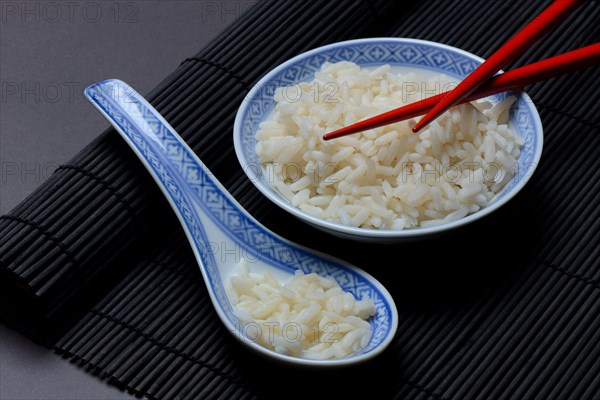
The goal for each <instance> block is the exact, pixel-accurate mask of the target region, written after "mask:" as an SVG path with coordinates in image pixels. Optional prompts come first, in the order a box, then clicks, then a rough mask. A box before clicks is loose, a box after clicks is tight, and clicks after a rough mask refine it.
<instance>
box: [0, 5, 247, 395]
mask: <svg viewBox="0 0 600 400" xmlns="http://www.w3.org/2000/svg"><path fill="white" fill-rule="evenodd" d="M252 3H253V1H252V0H243V1H228V0H223V1H198V0H176V1H168V0H138V1H128V0H120V1H117V0H102V1H85V0H84V1H81V2H45V1H4V0H3V1H2V2H0V7H1V9H0V82H1V92H0V96H1V97H0V168H1V171H0V172H1V174H0V214H5V213H7V212H9V211H10V210H11V209H12V208H13V207H14V206H16V205H17V204H18V203H19V202H20V201H21V200H23V199H24V198H25V197H26V196H27V195H28V194H29V193H31V192H32V191H33V190H34V189H35V188H36V187H38V186H39V185H40V184H41V183H42V182H43V181H44V180H45V179H46V178H48V177H49V176H50V175H51V174H52V172H53V171H54V170H55V169H56V168H57V167H58V166H59V165H60V164H62V163H65V162H67V161H68V160H69V159H70V158H71V157H73V156H74V155H75V154H76V153H77V152H78V151H79V150H80V149H81V148H82V147H83V146H85V145H86V144H87V143H89V142H90V141H91V140H92V139H93V138H94V137H95V136H96V135H98V134H100V133H101V132H102V131H103V130H104V129H105V128H106V127H107V126H108V124H107V122H106V121H105V120H104V119H103V118H102V117H101V116H100V115H99V114H98V113H97V112H96V111H95V109H93V108H92V107H91V105H89V104H88V103H87V101H86V100H85V99H84V97H83V94H82V91H83V89H84V88H85V87H86V86H87V85H89V84H91V83H93V82H96V81H99V80H102V79H106V78H120V79H122V80H124V81H126V82H128V83H129V84H131V85H132V86H133V87H135V88H136V89H137V90H138V91H139V92H140V93H148V92H149V91H150V90H151V89H152V88H153V87H154V86H155V85H156V84H158V83H159V82H160V81H161V80H162V79H163V78H165V77H166V76H167V75H168V74H169V73H170V72H171V71H173V70H174V69H175V68H176V67H177V66H178V64H179V63H180V62H181V61H183V60H184V59H185V58H186V57H190V56H192V55H194V54H195V53H196V52H197V51H199V50H200V49H201V48H202V47H203V46H205V45H206V44H207V43H208V42H209V41H210V40H212V39H213V38H214V37H215V36H216V35H217V34H218V33H219V32H220V31H221V30H223V29H224V28H225V26H227V25H228V24H230V23H232V22H233V21H234V20H235V19H236V18H238V17H239V16H240V15H241V14H242V13H243V12H244V11H245V10H246V9H247V8H248V7H250V6H251V5H252ZM126 398H132V396H130V395H129V394H127V393H124V392H121V391H119V390H117V389H115V388H114V387H111V386H108V385H107V384H106V383H105V382H102V381H100V380H99V379H97V378H95V377H93V376H92V375H89V374H87V373H86V372H85V371H84V370H82V369H80V368H78V367H77V366H75V365H73V364H71V363H70V362H68V361H66V360H64V359H61V358H60V357H58V356H57V355H56V354H54V353H53V352H52V351H51V350H48V349H46V348H44V347H41V346H38V345H36V344H34V343H32V342H31V341H29V340H28V339H26V338H25V337H23V336H21V335H20V334H18V333H16V332H14V331H12V330H10V329H8V328H6V327H4V326H0V399H2V400H9V399H10V400H13V399H15V400H16V399H27V400H34V399H61V400H69V399H77V400H84V399H97V400H100V399H126Z"/></svg>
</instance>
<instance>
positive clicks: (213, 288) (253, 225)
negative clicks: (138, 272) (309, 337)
mask: <svg viewBox="0 0 600 400" xmlns="http://www.w3.org/2000/svg"><path fill="white" fill-rule="evenodd" d="M85 94H86V96H87V98H88V99H89V100H90V101H91V102H92V104H93V105H94V106H95V107H96V108H97V109H98V110H99V111H100V112H101V113H102V114H103V115H104V116H105V117H106V118H107V119H108V120H109V122H110V123H111V124H112V125H113V126H114V127H115V128H116V130H117V131H118V132H119V133H120V135H121V136H122V137H123V138H124V139H125V141H126V142H127V143H128V144H129V146H130V147H131V148H132V149H133V150H134V152H135V153H136V154H137V156H138V157H139V158H140V160H141V161H142V162H143V164H144V165H145V167H146V168H147V169H148V171H149V172H150V173H151V174H152V176H153V178H154V180H155V181H156V182H157V184H158V185H159V186H160V188H161V190H162V191H163V193H164V194H165V196H166V197H167V199H168V200H169V202H170V204H171V206H172V207H173V209H174V210H175V212H176V214H177V216H178V218H179V220H180V222H181V224H182V226H183V228H184V230H185V232H186V234H187V237H188V239H189V241H190V243H191V244H192V248H193V250H194V254H195V256H196V258H197V261H198V264H199V266H200V270H201V271H202V275H203V277H204V280H205V282H206V285H207V288H208V291H209V294H210V296H211V299H212V301H213V303H214V305H215V308H216V310H217V313H218V315H219V317H220V318H221V319H222V321H223V322H224V323H225V325H226V326H227V327H228V328H230V329H231V330H232V332H234V333H235V336H236V337H237V338H239V339H242V342H243V343H245V344H247V345H249V346H250V347H252V348H254V349H255V350H257V351H259V352H261V353H263V354H266V355H269V356H272V357H275V358H277V359H279V360H282V361H287V362H293V363H298V364H304V365H319V366H325V365H343V364H349V363H355V362H359V361H363V360H366V359H368V358H371V357H373V356H374V355H376V354H378V353H379V352H381V351H382V350H383V348H384V347H385V346H387V345H388V344H389V343H390V341H391V339H392V337H393V335H394V333H395V331H396V327H397V323H398V321H397V319H398V318H397V311H396V307H395V305H394V302H393V300H392V298H391V296H390V294H389V293H388V292H387V290H386V289H385V288H384V287H383V286H382V285H381V284H380V283H379V282H377V281H376V280H375V279H374V278H373V277H371V276H370V275H368V274H367V273H365V272H364V271H361V270H359V269H357V268H356V267H352V266H350V265H348V264H345V263H344V262H342V261H340V260H336V259H333V258H331V257H329V256H326V255H324V254H319V253H316V252H314V251H312V250H309V249H306V248H303V247H300V246H298V245H296V244H294V243H291V242H289V241H287V240H286V239H284V238H282V237H280V236H278V235H276V234H274V233H273V232H271V231H269V230H268V229H267V228H265V227H264V226H262V225H261V224H260V223H259V222H258V221H256V220H255V219H254V218H253V217H252V216H251V215H250V214H248V212H247V211H245V210H244V209H243V208H242V206H241V205H240V204H239V203H238V202H237V201H236V200H235V199H234V198H233V197H232V196H231V195H230V194H229V193H228V192H227V190H226V189H225V188H224V187H223V186H222V185H221V184H220V183H219V182H218V181H217V179H216V178H215V177H214V176H213V175H212V174H211V173H210V171H209V170H208V168H207V167H206V166H205V165H204V164H203V163H202V162H201V161H200V160H199V159H198V157H197V156H196V154H195V153H194V152H193V151H192V150H191V149H190V148H189V147H188V146H187V144H186V143H185V142H184V141H183V140H182V139H181V137H179V135H178V134H177V133H176V132H175V130H174V129H173V128H172V127H171V126H170V125H169V124H168V123H167V122H166V121H165V120H164V118H163V117H162V116H161V115H160V114H159V113H158V112H157V111H156V110H155V109H154V108H153V107H152V106H151V105H150V104H149V103H148V102H147V101H146V100H145V99H144V98H143V97H142V96H140V95H139V94H138V93H137V92H135V91H134V90H133V89H132V88H131V87H130V86H128V85H127V84H126V83H124V82H122V81H119V80H107V81H103V82H100V83H97V84H94V85H92V86H90V87H88V88H87V89H86V90H85ZM223 248H225V249H226V252H225V254H220V250H219V249H221V251H222V249H223ZM227 249H229V250H227ZM232 249H233V250H234V253H236V254H237V256H236V257H234V261H233V262H232V261H231V260H229V258H230V257H227V255H228V253H227V251H229V252H231V250H232ZM217 255H220V258H219V259H217V257H216V256H217ZM241 256H242V257H244V258H246V259H247V260H250V261H251V262H253V263H254V264H255V265H254V267H255V268H258V267H260V268H271V269H272V270H276V271H278V274H276V276H277V275H278V276H279V277H284V276H288V275H289V276H291V274H293V273H294V271H295V270H297V269H300V270H302V271H304V272H305V273H311V272H316V273H318V274H320V275H330V276H332V277H334V278H335V279H336V280H337V282H338V283H339V284H340V286H341V287H342V288H343V289H344V290H346V291H349V292H351V293H352V294H353V295H354V296H355V297H356V298H361V297H363V296H368V297H370V298H372V299H373V300H374V301H375V305H376V308H377V313H376V315H375V316H374V317H373V318H371V319H370V320H369V322H370V324H371V328H372V330H373V335H372V338H371V340H370V342H369V343H368V345H367V346H366V347H365V348H363V349H362V350H361V351H360V352H358V353H357V354H355V355H353V356H350V357H348V358H344V359H340V360H325V361H321V360H308V359H301V358H296V357H290V356H286V355H282V354H279V353H276V352H274V351H271V350H268V349H266V348H264V347H262V346H260V345H258V344H256V343H255V342H254V341H252V340H250V339H249V338H248V337H247V336H246V335H244V328H243V327H242V326H241V325H240V323H239V321H238V319H237V317H236V316H235V314H234V312H233V308H232V306H231V303H230V302H229V298H228V297H227V294H226V291H225V287H224V280H226V279H227V278H228V275H230V274H231V273H232V272H233V270H234V268H235V266H236V264H237V262H238V261H239V259H240V258H241ZM252 267H253V265H252V264H251V269H252Z"/></svg>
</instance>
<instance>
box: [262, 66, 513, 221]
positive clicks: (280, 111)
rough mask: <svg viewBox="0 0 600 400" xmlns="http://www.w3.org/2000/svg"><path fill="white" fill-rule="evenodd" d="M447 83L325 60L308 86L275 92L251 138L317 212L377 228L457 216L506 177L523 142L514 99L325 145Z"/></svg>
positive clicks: (273, 174)
mask: <svg viewBox="0 0 600 400" xmlns="http://www.w3.org/2000/svg"><path fill="white" fill-rule="evenodd" d="M449 82H450V81H449V79H448V78H447V77H445V76H442V75H440V76H436V77H432V78H430V79H427V78H426V77H425V75H418V74H415V73H413V72H411V73H408V74H395V73H392V72H391V68H390V66H389V65H384V66H381V67H379V68H376V69H374V70H369V69H361V68H360V67H359V66H358V65H356V64H353V63H349V62H340V63H336V64H331V63H326V64H324V65H323V66H322V68H321V71H320V72H317V73H316V75H315V79H314V80H313V81H312V82H307V83H301V84H299V85H298V86H296V87H292V88H279V89H278V90H277V91H276V93H275V101H276V107H275V110H274V112H273V114H272V115H271V116H270V117H269V118H268V120H267V121H265V122H263V123H262V124H261V126H260V128H259V130H258V132H257V134H256V139H257V145H256V152H257V154H258V157H259V161H260V162H261V163H262V165H263V167H264V168H265V170H266V173H267V177H268V180H269V181H270V183H271V184H272V185H273V187H274V188H276V189H277V190H278V191H279V193H280V194H281V195H282V196H283V197H284V198H285V199H287V201H289V202H290V203H291V204H293V205H294V206H296V207H299V208H300V209H301V210H303V211H305V212H307V213H309V214H312V215H314V216H316V217H319V218H323V219H326V220H330V221H335V222H340V223H342V224H345V225H350V226H355V227H362V228H374V229H407V228H414V227H427V226H434V225H438V224H442V223H446V222H450V221H454V220H457V219H460V218H463V217H465V216H466V215H468V214H471V213H474V212H476V211H478V210H479V209H481V208H483V207H485V206H487V205H488V204H489V202H490V201H491V200H492V199H493V198H494V196H495V195H496V194H497V193H499V191H500V190H501V189H502V188H503V186H504V185H505V184H506V183H507V182H508V181H509V180H510V179H511V178H512V176H513V175H514V173H515V172H516V168H517V166H518V162H517V160H518V158H519V154H520V146H521V145H522V144H523V141H522V139H521V138H520V137H518V136H517V135H516V133H515V132H514V130H513V129H511V128H510V127H509V125H508V119H509V115H508V114H509V109H510V106H511V105H512V104H513V103H514V101H515V98H514V97H509V98H507V99H506V100H504V101H502V102H500V103H498V104H495V105H494V104H492V103H490V102H489V101H486V100H478V101H476V102H472V103H470V104H463V105H460V106H458V107H455V108H453V109H451V110H450V111H448V112H446V113H445V114H443V115H442V116H441V117H439V118H438V119H436V120H435V121H434V122H433V123H431V124H430V125H429V126H428V127H426V128H425V129H423V130H422V131H421V132H420V133H419V134H413V133H412V131H411V130H410V128H411V127H412V126H414V124H415V123H416V119H412V120H408V121H404V122H399V123H396V124H392V125H387V126H384V127H380V128H377V129H372V130H369V131H366V132H362V133H358V134H354V135H350V136H346V137H343V138H338V139H333V140H331V141H327V142H326V141H324V140H323V139H322V136H323V135H324V134H325V133H328V132H331V131H334V130H336V129H339V128H342V127H344V126H347V125H350V124H352V123H355V122H358V121H360V120H362V119H365V118H367V117H370V116H373V115H376V114H379V113H381V112H384V111H387V110H390V109H393V108H397V107H400V106H402V105H404V104H408V103H411V102H413V101H416V100H420V99H422V98H424V97H425V96H427V95H431V94H433V92H434V91H435V92H438V93H439V92H440V90H447V89H448V88H449V87H448V85H447V84H448V83H449Z"/></svg>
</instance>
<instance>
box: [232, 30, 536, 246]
mask: <svg viewBox="0 0 600 400" xmlns="http://www.w3.org/2000/svg"><path fill="white" fill-rule="evenodd" d="M377 42H396V43H412V44H421V45H426V46H433V47H437V48H441V49H446V50H450V51H453V52H459V53H462V54H463V55H465V56H467V57H470V58H472V59H474V60H476V61H479V62H483V61H485V60H484V59H483V58H481V57H479V56H476V55H474V54H473V53H470V52H468V51H466V50H462V49H459V48H457V47H453V46H450V45H447V44H442V43H438V42H432V41H429V40H421V39H411V38H392V37H378V38H365V39H353V40H346V41H343V42H336V43H332V44H328V45H325V46H321V47H317V48H315V49H312V50H309V51H307V52H304V53H301V54H299V55H297V56H295V57H293V58H290V59H289V60H287V61H285V62H283V63H281V64H280V65H278V66H277V67H275V68H274V69H272V70H271V71H269V72H268V73H267V74H266V75H265V76H263V77H262V78H261V79H260V80H259V81H258V82H257V83H255V84H254V86H253V87H252V89H251V90H250V91H249V92H248V94H247V95H246V96H245V97H244V100H243V101H242V104H241V105H240V107H239V108H238V111H237V114H236V117H235V122H234V126H233V144H234V149H235V153H236V155H237V158H238V162H239V163H240V165H241V166H243V165H246V164H248V160H247V159H246V156H245V154H244V152H243V148H242V143H241V137H242V129H243V126H242V116H243V115H244V114H245V113H246V109H247V108H248V107H249V105H250V103H251V101H250V100H251V99H252V96H253V95H254V93H255V90H254V89H255V88H260V87H262V86H264V85H265V83H266V82H268V81H270V80H271V78H273V76H275V75H277V74H278V73H280V72H281V71H283V70H285V69H287V68H289V67H290V66H291V65H293V64H295V63H296V62H298V61H300V60H303V59H305V58H309V57H311V56H313V55H315V54H319V53H321V52H323V51H327V50H331V49H335V48H336V47H345V46H351V45H360V44H367V43H377ZM516 92H517V93H519V95H520V96H522V97H523V99H524V100H525V101H526V102H527V103H530V104H531V106H532V107H533V108H532V109H533V111H534V112H533V113H532V117H533V120H534V124H535V127H534V135H535V136H536V139H537V141H538V143H539V145H538V146H537V148H536V149H535V153H534V156H533V162H532V167H531V168H532V169H531V172H530V173H528V174H527V176H525V177H524V178H523V179H522V180H520V181H519V182H518V183H517V184H516V185H515V186H514V187H513V188H511V189H510V190H509V191H508V192H506V193H504V196H503V197H502V198H500V199H498V200H497V201H496V202H494V203H493V204H490V205H488V206H486V207H485V208H482V209H481V210H479V211H477V212H475V213H473V214H470V215H467V216H466V217H464V218H461V219H458V220H456V221H452V222H449V223H445V224H440V225H436V226H432V227H427V228H411V229H404V230H393V229H369V228H357V227H353V226H348V225H343V224H341V223H338V222H333V221H327V220H324V219H321V218H318V217H315V216H313V215H310V214H308V213H305V212H304V211H302V210H300V209H299V208H297V207H295V206H293V205H292V204H291V203H288V202H287V201H286V200H285V199H283V197H281V195H279V194H277V193H275V189H273V188H272V187H270V186H268V187H267V185H266V184H265V183H264V182H263V181H262V179H253V178H252V177H251V176H249V175H248V173H247V172H246V169H244V173H245V174H246V176H248V177H249V178H250V181H251V182H252V183H253V184H254V186H256V188H257V189H258V190H259V191H260V192H261V193H262V194H263V195H265V196H266V197H267V198H268V199H269V200H271V201H272V202H273V203H275V204H276V205H278V206H279V207H281V208H283V209H284V210H286V211H288V212H289V213H291V214H292V215H294V216H296V217H298V218H300V219H302V220H304V221H306V222H309V223H311V224H314V225H318V226H320V227H323V228H326V229H329V230H332V231H336V232H340V233H344V234H345V235H351V236H359V237H370V238H403V237H404V238H409V237H418V236H428V235H435V234H438V233H442V232H444V231H448V230H451V229H454V228H458V227H460V226H463V225H467V224H469V223H472V222H474V221H477V220H478V219H480V218H482V217H485V216H486V215H489V214H491V213H492V212H494V211H496V210H497V209H498V208H500V207H502V206H503V205H504V204H506V203H507V202H508V201H509V200H511V199H512V198H513V197H515V195H516V194H517V193H519V191H521V189H522V188H523V187H524V186H525V185H526V184H527V182H528V181H529V179H531V176H532V175H533V174H534V173H535V170H536V169H537V166H538V164H539V161H540V158H541V156H542V149H543V147H544V133H543V127H542V121H541V119H540V115H539V113H538V111H537V107H536V106H535V104H534V103H533V100H532V99H531V97H529V95H527V93H525V92H524V91H516Z"/></svg>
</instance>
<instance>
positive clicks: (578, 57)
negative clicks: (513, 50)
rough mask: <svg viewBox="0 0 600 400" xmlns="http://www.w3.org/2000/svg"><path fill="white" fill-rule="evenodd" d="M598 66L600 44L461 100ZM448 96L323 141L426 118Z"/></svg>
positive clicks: (512, 74)
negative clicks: (411, 119)
mask: <svg viewBox="0 0 600 400" xmlns="http://www.w3.org/2000/svg"><path fill="white" fill-rule="evenodd" d="M598 64H600V43H596V44H593V45H591V46H587V47H583V48H581V49H577V50H573V51H570V52H568V53H564V54H561V55H558V56H555V57H551V58H547V59H545V60H542V61H538V62H536V63H533V64H529V65H526V66H524V67H520V68H517V69H514V70H511V71H508V72H505V73H503V74H500V75H497V76H495V77H493V78H492V79H491V80H489V81H487V82H486V83H485V84H484V85H482V86H480V87H479V89H478V90H477V91H476V92H474V93H471V94H470V95H469V96H468V97H466V98H462V99H461V100H460V103H467V102H469V101H473V100H477V99H481V98H483V97H487V96H490V95H493V94H496V93H501V92H505V91H507V90H511V89H520V88H522V87H523V86H525V85H528V84H531V83H535V82H539V81H543V80H545V79H549V78H552V77H555V76H558V75H562V74H566V73H569V72H573V71H576V70H579V69H583V68H587V67H591V66H593V65H598ZM448 93H450V91H448V92H444V93H440V94H438V95H436V96H433V97H429V98H426V99H424V100H420V101H416V102H414V103H411V104H408V105H406V106H403V107H400V108H396V109H394V110H391V111H388V112H386V113H383V114H379V115H376V116H374V117H371V118H368V119H366V120H364V121H360V122H357V123H355V124H352V125H349V126H346V127H344V128H341V129H338V130H336V131H333V132H330V133H328V134H326V135H324V136H323V139H324V140H330V139H335V138H338V137H342V136H346V135H350V134H352V133H356V132H361V131H365V130H368V129H374V128H378V127H380V126H383V125H388V124H393V123H395V122H400V121H403V120H406V119H409V118H413V117H417V116H419V115H423V114H425V113H427V111H429V110H431V109H432V108H433V107H435V105H436V104H438V102H439V101H440V99H443V98H444V97H445V96H446V95H447V94H448Z"/></svg>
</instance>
